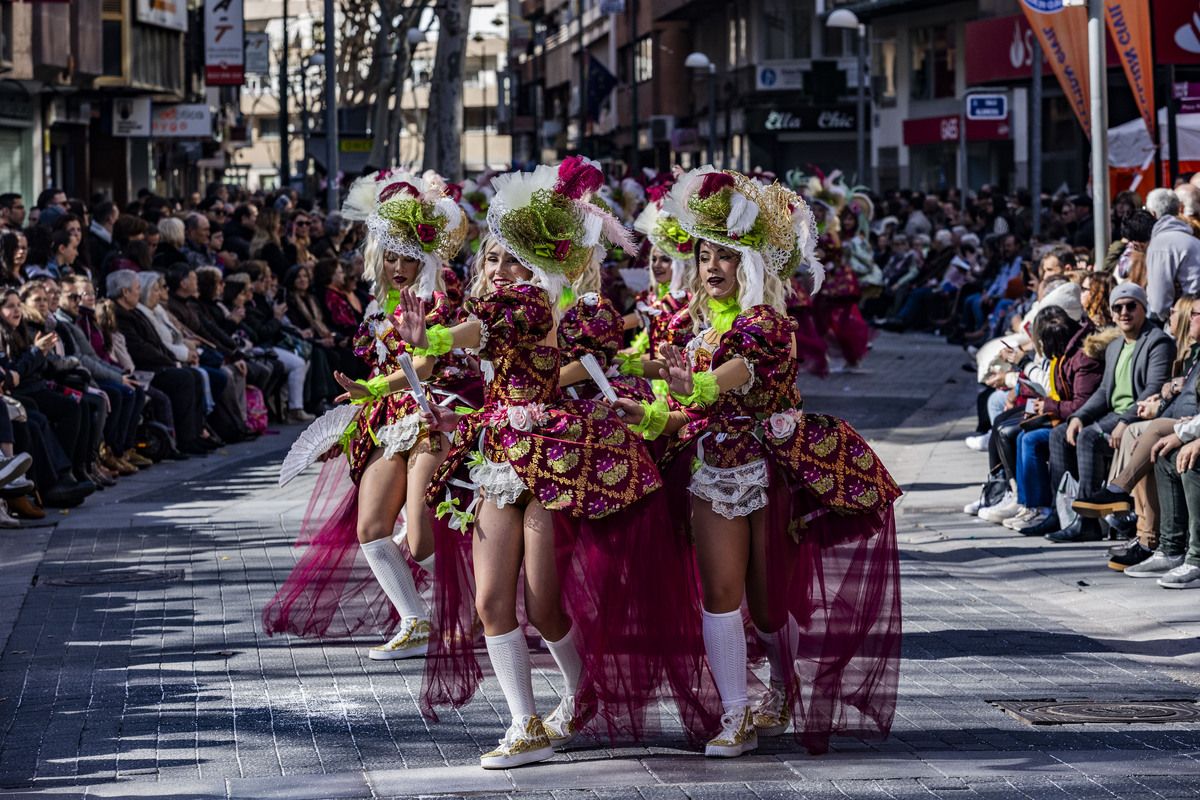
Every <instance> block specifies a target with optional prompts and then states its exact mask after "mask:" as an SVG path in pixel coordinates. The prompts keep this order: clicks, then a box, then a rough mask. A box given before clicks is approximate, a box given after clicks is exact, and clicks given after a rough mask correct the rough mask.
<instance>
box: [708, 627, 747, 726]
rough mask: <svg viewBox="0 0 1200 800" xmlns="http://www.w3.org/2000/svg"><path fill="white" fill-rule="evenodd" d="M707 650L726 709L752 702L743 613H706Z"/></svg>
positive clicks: (709, 662) (710, 665)
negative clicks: (749, 697) (749, 691)
mask: <svg viewBox="0 0 1200 800" xmlns="http://www.w3.org/2000/svg"><path fill="white" fill-rule="evenodd" d="M704 651H705V652H706V653H707V654H708V665H709V667H711V668H712V673H713V679H714V680H715V681H716V683H717V691H718V692H720V693H721V703H722V704H723V705H724V706H725V708H726V709H730V708H739V707H741V706H746V705H749V704H750V701H749V700H748V699H747V697H746V633H745V629H744V628H743V627H742V612H741V611H730V612H729V613H727V614H710V613H708V612H707V611H705V612H704Z"/></svg>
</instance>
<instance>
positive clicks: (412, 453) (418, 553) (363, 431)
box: [262, 170, 482, 660]
mask: <svg viewBox="0 0 1200 800" xmlns="http://www.w3.org/2000/svg"><path fill="white" fill-rule="evenodd" d="M343 214H344V216H345V217H346V218H347V219H352V220H365V221H366V225H367V242H366V247H365V250H364V261H365V275H366V277H367V278H368V279H369V280H371V281H372V285H373V287H374V296H375V304H378V308H377V309H376V310H374V311H373V312H371V313H369V314H368V315H367V317H366V319H365V320H364V322H363V324H362V326H361V328H360V329H359V333H358V336H357V337H356V338H355V340H354V346H355V353H356V354H357V355H358V356H359V357H361V358H362V359H364V360H365V361H366V362H367V363H368V364H369V365H370V366H371V374H372V377H371V379H370V380H367V381H360V382H352V381H350V380H349V379H348V378H346V376H344V375H340V374H339V375H338V376H337V378H338V381H339V382H340V383H341V384H342V386H343V387H344V388H345V389H346V394H345V395H343V397H341V398H339V399H349V400H351V402H354V403H360V404H362V408H361V410H360V411H359V414H358V416H357V418H356V419H355V421H354V422H353V423H352V424H351V426H350V428H349V429H348V430H347V431H346V434H345V435H344V436H343V438H342V442H341V444H340V445H337V446H335V447H334V448H332V449H331V450H330V451H329V452H328V453H326V454H325V456H324V459H325V460H326V461H327V464H326V466H325V468H324V469H323V470H322V476H321V481H320V482H319V484H318V492H326V491H337V487H338V486H344V483H345V482H344V481H338V480H337V474H338V470H339V469H342V470H344V469H345V468H346V467H348V470H349V477H350V480H351V481H352V484H351V487H350V488H349V490H348V491H347V490H346V489H344V488H343V489H342V490H341V491H342V492H343V494H342V495H341V498H340V502H337V503H336V510H335V511H334V512H333V514H332V515H331V516H330V517H329V518H328V519H327V520H325V521H324V524H323V525H322V526H321V528H320V530H319V531H318V532H317V533H316V534H315V536H313V538H312V540H311V541H310V542H308V548H307V550H306V551H305V553H304V555H303V556H302V557H301V558H300V561H299V562H298V563H297V565H296V567H295V569H293V571H292V573H291V575H290V576H289V577H288V579H287V581H286V582H285V583H284V584H283V586H282V587H280V589H279V592H278V593H276V595H275V597H274V598H273V599H272V601H271V602H270V603H268V604H267V606H266V607H265V608H264V609H263V612H262V622H263V629H264V630H265V631H266V632H267V633H268V634H274V633H278V632H287V633H292V634H295V635H299V636H333V635H347V634H353V633H355V632H357V631H358V630H360V629H362V628H370V627H376V628H382V629H384V631H385V632H390V631H391V630H393V629H395V628H396V626H397V623H398V624H399V629H398V630H397V631H396V633H395V635H394V636H392V637H391V639H390V640H389V641H387V642H386V643H384V644H382V645H379V646H377V647H373V648H371V650H370V651H369V655H370V657H371V658H372V659H375V660H392V659H400V658H410V657H414V656H422V655H424V654H425V652H426V650H427V649H428V645H429V634H430V623H429V614H428V612H427V611H426V609H425V607H424V604H423V602H422V600H421V597H420V594H419V591H418V586H417V583H416V581H415V580H414V577H413V572H412V570H411V568H410V565H409V563H408V561H407V559H406V557H405V555H404V552H403V551H402V550H401V548H400V546H399V545H398V544H397V543H396V542H395V541H394V540H393V538H392V536H393V532H394V530H395V526H396V522H397V519H398V518H399V516H400V513H401V511H402V510H406V511H407V513H406V524H405V529H406V539H407V545H408V551H409V555H410V556H411V558H412V560H413V561H414V562H415V564H414V566H416V565H419V568H420V570H421V572H422V573H423V575H422V580H423V581H424V580H427V579H428V578H427V576H432V574H433V569H434V546H433V540H432V536H433V534H432V531H431V529H430V524H429V519H428V515H427V513H426V508H425V499H424V497H425V487H426V486H427V484H428V483H429V481H430V479H431V478H432V476H433V473H434V470H435V469H436V468H437V466H438V465H439V464H440V463H441V461H442V459H443V458H444V457H445V455H446V452H447V451H448V445H447V442H446V438H445V436H443V435H442V434H441V433H437V432H432V433H431V432H430V431H429V430H428V429H427V428H426V427H425V425H424V424H422V422H421V419H420V416H419V414H418V409H417V405H416V402H415V401H414V400H413V399H412V397H411V396H410V395H409V394H408V393H407V392H404V391H403V390H405V389H407V388H408V385H407V382H406V381H405V379H404V375H403V373H402V372H400V367H399V364H398V362H397V359H398V358H399V356H400V354H401V353H404V352H406V351H407V350H408V347H407V346H406V345H405V343H404V342H403V341H402V340H401V339H400V338H399V337H398V336H397V334H396V330H395V327H394V325H393V322H392V319H393V318H392V313H393V312H394V310H395V307H396V304H397V302H398V301H399V296H400V291H401V290H402V289H403V290H409V291H412V292H413V293H414V294H415V295H416V296H418V297H421V298H423V299H424V300H425V301H426V302H428V303H429V321H430V323H431V324H442V323H446V322H452V321H453V320H454V319H455V316H456V314H457V309H456V308H455V306H454V304H453V303H451V302H450V300H449V298H447V296H446V294H445V284H444V283H443V281H444V277H443V266H442V263H443V261H444V260H445V259H448V258H450V257H451V256H453V255H454V254H455V253H456V252H457V251H458V249H459V247H461V245H462V242H463V238H464V236H465V234H466V227H467V226H466V219H465V217H464V216H463V214H462V211H461V209H460V208H459V207H458V205H457V204H455V203H454V202H453V200H451V199H449V198H447V197H445V196H444V195H443V194H442V192H441V191H440V190H439V189H437V188H436V187H432V186H430V185H429V184H428V182H427V181H425V180H424V179H422V178H418V177H416V176H413V175H409V174H406V173H401V172H395V171H390V170H389V171H385V172H381V173H377V174H375V175H372V176H368V177H364V178H360V179H359V180H358V181H356V182H355V184H354V186H353V187H351V190H350V194H349V196H348V197H347V201H346V203H345V205H344V208H343ZM373 305H374V304H373ZM414 364H415V366H416V369H417V372H418V374H419V375H421V376H422V377H426V378H428V380H429V388H430V389H431V390H432V392H433V393H434V396H435V398H436V400H437V402H444V403H447V404H450V405H472V404H474V405H476V406H477V405H479V404H480V403H481V402H482V381H481V379H480V378H479V376H478V375H477V374H476V373H475V372H473V371H472V370H471V369H470V368H469V366H468V365H467V364H466V363H465V362H464V361H463V359H462V358H459V357H456V356H455V355H454V354H453V353H443V354H440V356H439V357H438V358H431V357H425V358H422V357H420V356H418V357H416V358H414ZM343 453H344V454H345V456H346V462H341V459H340V458H338V457H339V456H340V455H342V454H343ZM331 460H332V461H333V462H334V466H332V467H331V465H330V463H329V462H330V461H331ZM343 463H344V464H345V466H343ZM331 476H332V477H331ZM330 499H331V498H330V497H324V498H321V502H324V503H325V504H326V507H328V504H329V502H330ZM317 502H318V497H317V496H316V495H314V503H313V504H310V512H311V511H312V509H313V507H314V505H315V504H316V503H317ZM305 541H306V539H305V538H302V540H301V543H303V542H305ZM359 551H361V552H362V555H363V557H364V558H365V559H366V562H367V565H368V566H369V567H370V573H371V574H370V575H369V576H367V575H363V574H362V572H361V570H360V571H358V572H357V573H356V572H355V570H354V562H355V556H356V554H357V552H359Z"/></svg>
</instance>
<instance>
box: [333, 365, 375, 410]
mask: <svg viewBox="0 0 1200 800" xmlns="http://www.w3.org/2000/svg"><path fill="white" fill-rule="evenodd" d="M333 379H334V380H336V381H337V382H338V384H340V385H341V387H342V388H343V389H345V390H346V391H345V392H343V393H342V394H339V395H338V396H337V397H335V398H333V402H335V403H344V402H345V401H347V400H365V399H366V398H368V397H370V396H371V392H370V390H368V389H367V387H365V386H363V385H362V384H361V383H358V382H357V381H352V380H350V378H349V377H347V376H346V375H345V374H344V373H341V372H337V371H336V370H335V371H334V373H333Z"/></svg>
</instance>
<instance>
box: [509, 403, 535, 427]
mask: <svg viewBox="0 0 1200 800" xmlns="http://www.w3.org/2000/svg"><path fill="white" fill-rule="evenodd" d="M508 424H509V425H511V426H512V427H513V428H514V429H516V430H518V431H531V430H533V415H532V414H530V413H529V409H528V408H526V407H525V406H509V407H508Z"/></svg>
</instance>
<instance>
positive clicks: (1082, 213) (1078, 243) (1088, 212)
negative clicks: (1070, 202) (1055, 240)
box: [1070, 194, 1096, 250]
mask: <svg viewBox="0 0 1200 800" xmlns="http://www.w3.org/2000/svg"><path fill="white" fill-rule="evenodd" d="M1074 205H1075V232H1074V233H1073V234H1072V235H1071V242H1070V244H1071V246H1073V247H1086V248H1087V249H1089V250H1094V249H1095V247H1096V226H1095V223H1094V222H1093V221H1092V220H1093V218H1092V198H1090V197H1088V196H1087V195H1086V194H1081V195H1077V196H1076V197H1075V203H1074Z"/></svg>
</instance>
